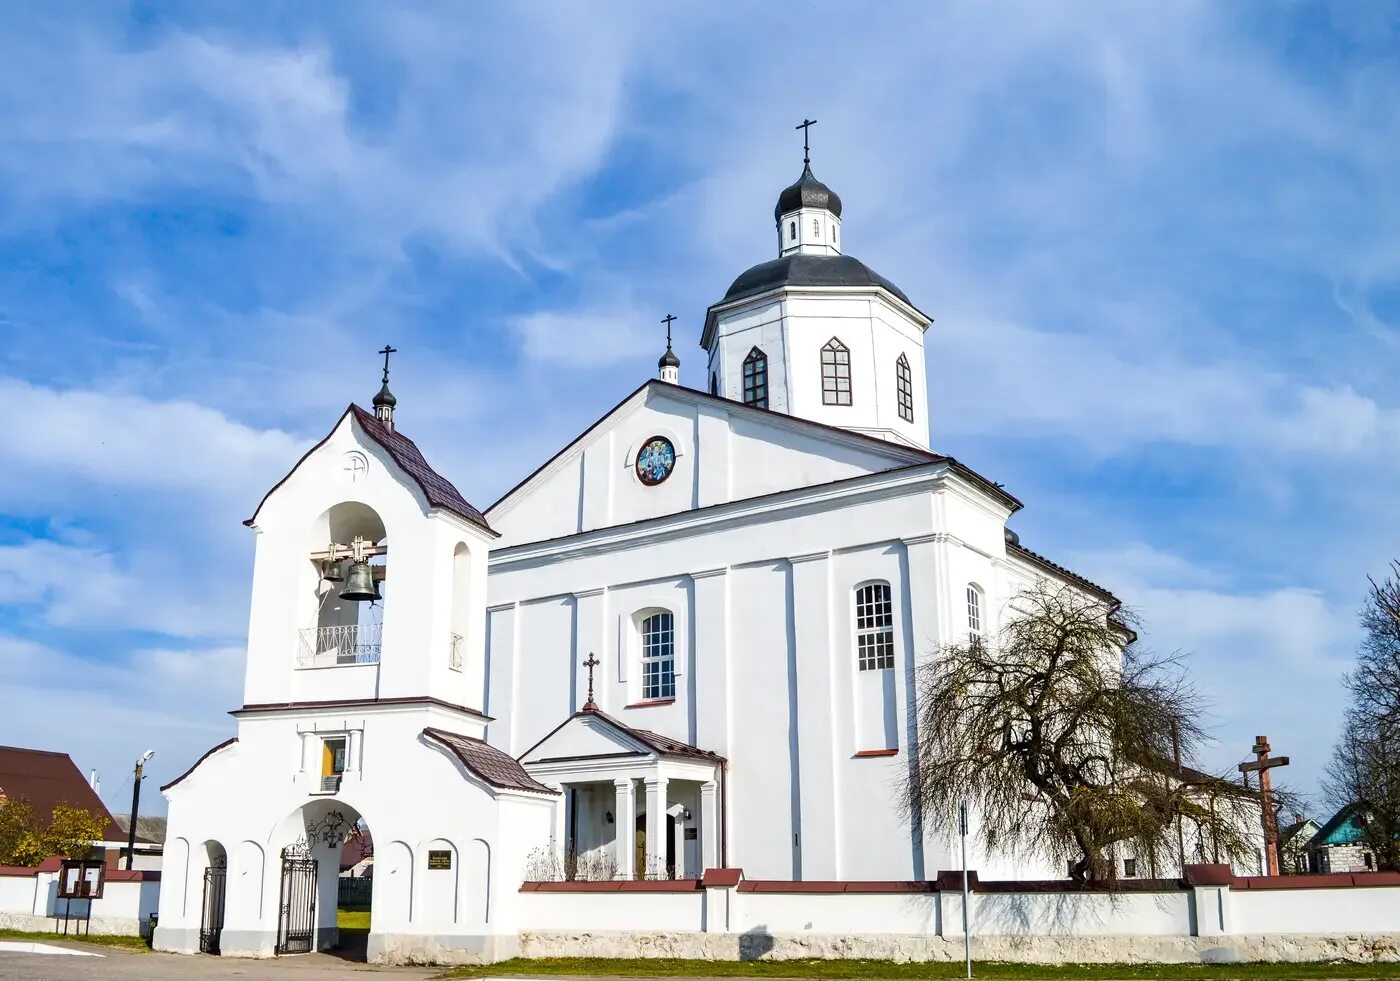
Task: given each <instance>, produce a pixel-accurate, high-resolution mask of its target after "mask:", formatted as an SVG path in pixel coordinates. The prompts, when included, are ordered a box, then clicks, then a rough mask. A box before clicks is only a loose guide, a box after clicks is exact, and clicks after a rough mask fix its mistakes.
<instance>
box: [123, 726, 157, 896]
mask: <svg viewBox="0 0 1400 981" xmlns="http://www.w3.org/2000/svg"><path fill="white" fill-rule="evenodd" d="M155 755H156V751H155V750H153V749H148V750H146V751H145V752H144V753H142V754H141V758H140V759H139V760H137V761H136V772H135V773H133V774H132V777H131V827H129V828H128V829H127V832H126V867H127V869H128V870H130V869H131V860H132V859H133V858H135V857H136V813H137V811H138V810H139V809H140V807H141V780H142V773H141V771H142V770H144V769H145V768H146V763H147V762H149V761H150V758H151V757H152V756H155Z"/></svg>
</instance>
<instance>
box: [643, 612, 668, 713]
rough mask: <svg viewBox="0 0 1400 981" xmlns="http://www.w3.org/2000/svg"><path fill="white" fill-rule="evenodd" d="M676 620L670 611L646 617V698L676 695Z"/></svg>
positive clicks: (644, 663)
mask: <svg viewBox="0 0 1400 981" xmlns="http://www.w3.org/2000/svg"><path fill="white" fill-rule="evenodd" d="M675 624H676V621H675V617H674V616H672V614H671V611H669V610H660V611H658V612H656V613H653V614H651V615H650V616H648V617H647V618H645V619H644V620H642V624H641V631H642V701H644V702H650V701H655V700H657V699H665V698H675V697H676V626H675Z"/></svg>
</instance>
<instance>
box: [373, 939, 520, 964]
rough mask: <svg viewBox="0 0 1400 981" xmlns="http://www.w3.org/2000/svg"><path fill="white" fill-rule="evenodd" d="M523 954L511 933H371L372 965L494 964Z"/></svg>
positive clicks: (517, 941) (518, 942) (517, 940)
mask: <svg viewBox="0 0 1400 981" xmlns="http://www.w3.org/2000/svg"><path fill="white" fill-rule="evenodd" d="M519 953H520V941H519V938H518V937H517V936H516V935H515V934H513V933H511V934H499V933H498V934H464V933H371V934H370V935H369V946H368V949H367V951H366V954H367V959H368V960H369V962H370V963H371V964H490V963H493V962H495V961H503V960H507V959H508V958H511V957H516V956H518V955H519Z"/></svg>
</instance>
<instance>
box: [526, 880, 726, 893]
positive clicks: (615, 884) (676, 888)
mask: <svg viewBox="0 0 1400 981" xmlns="http://www.w3.org/2000/svg"><path fill="white" fill-rule="evenodd" d="M700 888H701V887H700V880H699V879H614V880H612V881H610V882H522V883H521V884H520V891H521V892H699V891H700Z"/></svg>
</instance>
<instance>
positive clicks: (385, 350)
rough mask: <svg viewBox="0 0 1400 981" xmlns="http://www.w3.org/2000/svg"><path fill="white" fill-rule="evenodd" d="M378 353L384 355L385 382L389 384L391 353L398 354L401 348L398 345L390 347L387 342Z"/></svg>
mask: <svg viewBox="0 0 1400 981" xmlns="http://www.w3.org/2000/svg"><path fill="white" fill-rule="evenodd" d="M378 353H379V354H382V355H384V384H386V385H387V384H389V355H391V354H398V353H399V349H398V348H396V347H390V346H389V345H388V344H385V345H384V347H383V349H382V350H380V351H379V352H378Z"/></svg>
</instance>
